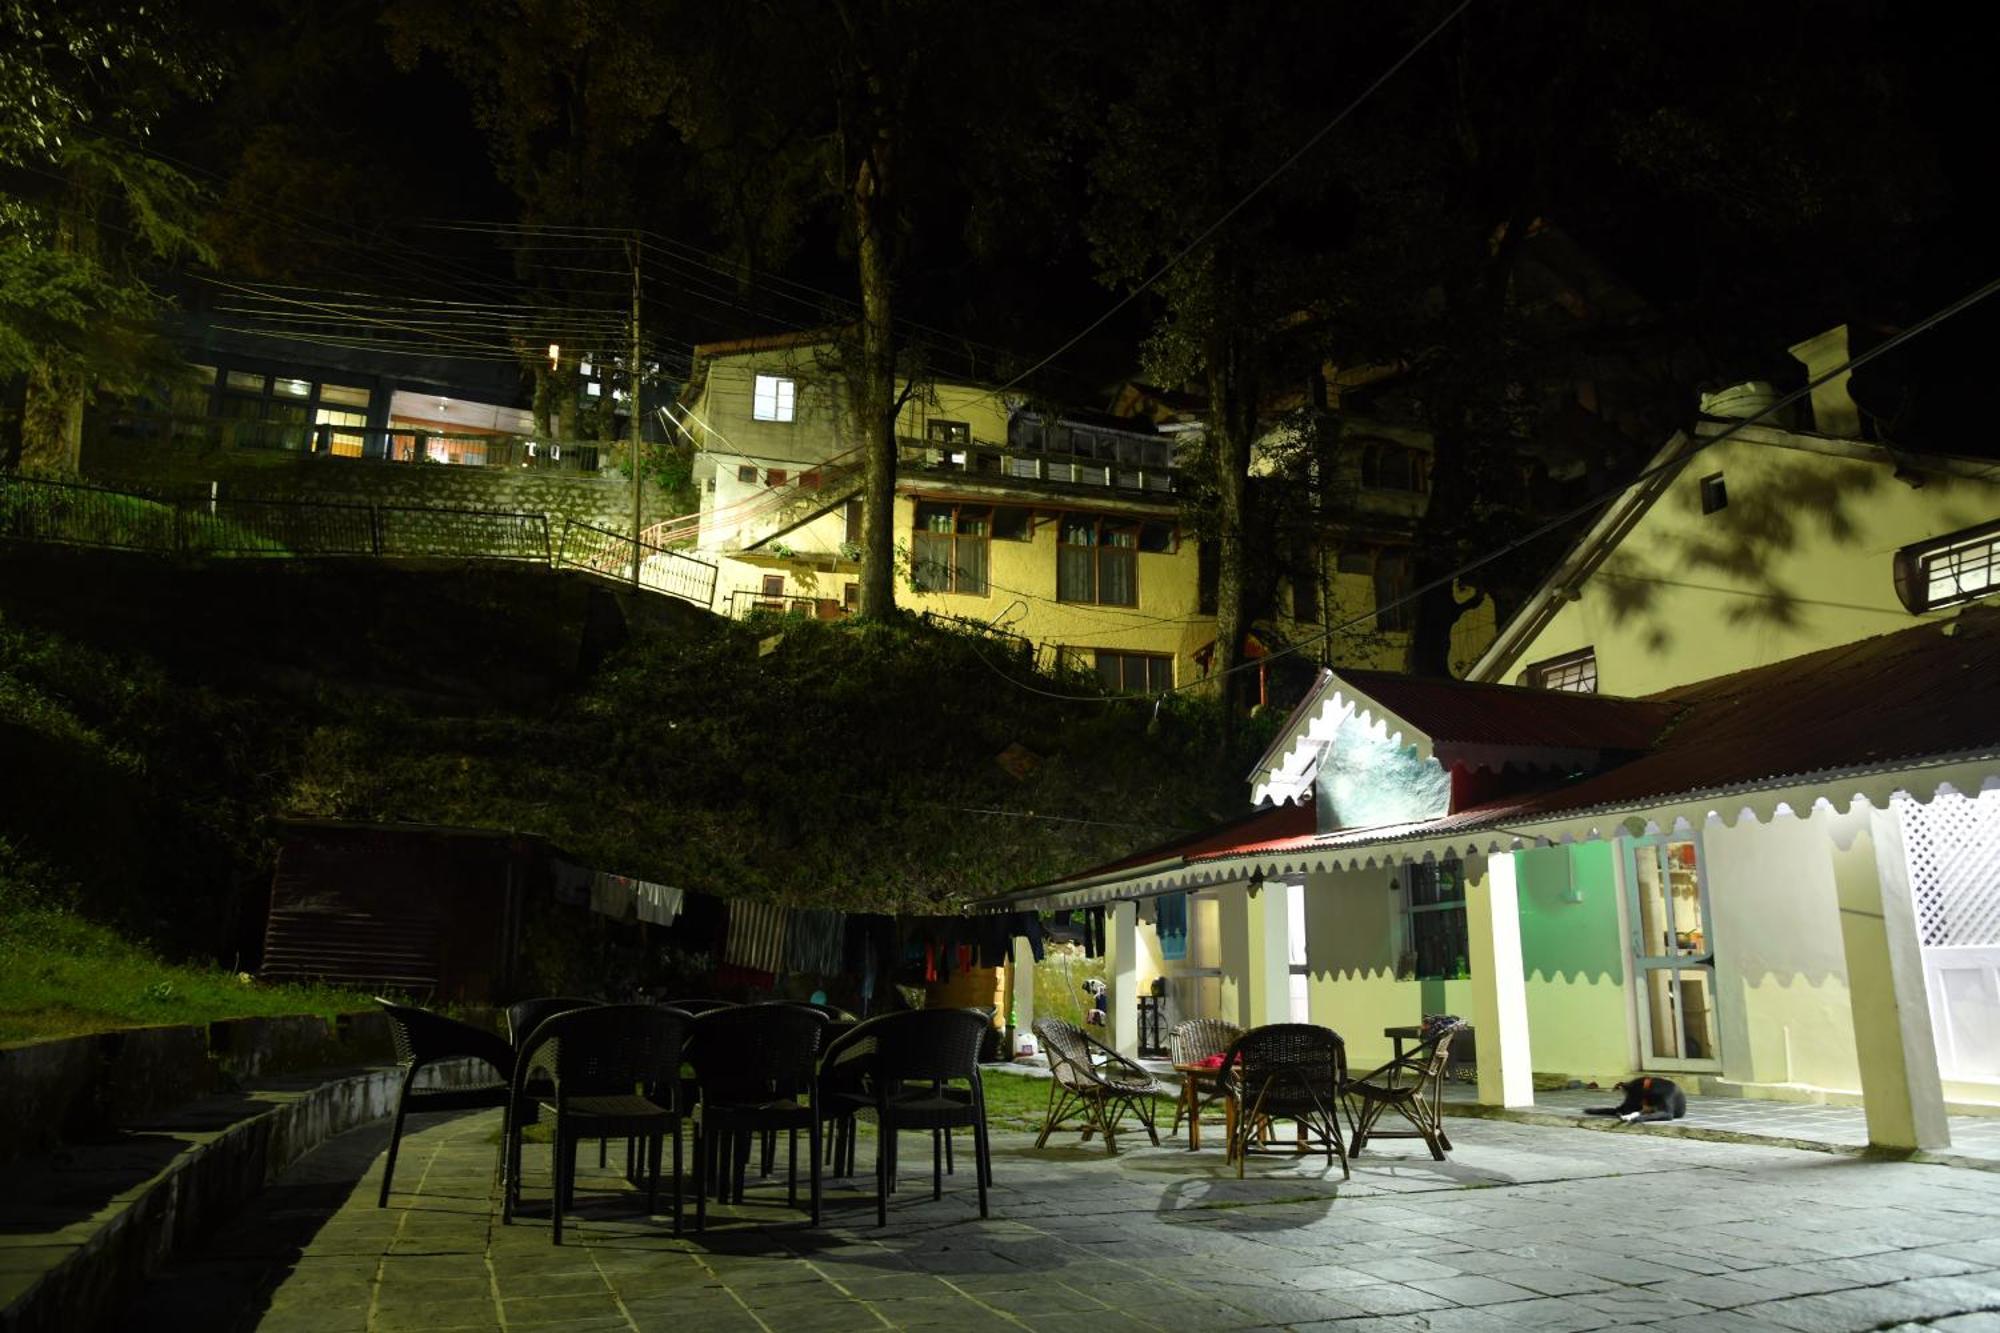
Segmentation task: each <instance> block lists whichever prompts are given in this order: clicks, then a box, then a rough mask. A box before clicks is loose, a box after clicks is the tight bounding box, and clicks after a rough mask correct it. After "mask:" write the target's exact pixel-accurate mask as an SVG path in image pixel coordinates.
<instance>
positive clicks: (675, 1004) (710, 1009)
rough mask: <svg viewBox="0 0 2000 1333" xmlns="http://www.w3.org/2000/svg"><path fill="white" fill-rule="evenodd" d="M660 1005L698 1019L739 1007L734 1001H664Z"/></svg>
mask: <svg viewBox="0 0 2000 1333" xmlns="http://www.w3.org/2000/svg"><path fill="white" fill-rule="evenodd" d="M660 1003H661V1004H662V1005H663V1006H664V1007H666V1008H668V1009H678V1010H680V1011H681V1012H682V1013H684V1014H693V1015H694V1016H695V1017H696V1018H699V1017H701V1016H702V1015H703V1014H712V1013H714V1012H715V1011H716V1010H718V1009H734V1008H736V1007H737V1006H736V1001H734V1000H662V1001H661V1002H660Z"/></svg>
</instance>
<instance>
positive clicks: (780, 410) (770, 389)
mask: <svg viewBox="0 0 2000 1333" xmlns="http://www.w3.org/2000/svg"><path fill="white" fill-rule="evenodd" d="M797 392H798V385H797V383H796V382H795V381H792V380H788V379H785V378H783V377H782V376H778V375H759V376H758V377H757V385H756V389H755V391H754V392H753V393H752V394H751V397H750V415H751V416H753V417H755V418H756V419H757V420H759V421H790V420H791V419H792V412H793V407H794V403H795V397H796V394H797Z"/></svg>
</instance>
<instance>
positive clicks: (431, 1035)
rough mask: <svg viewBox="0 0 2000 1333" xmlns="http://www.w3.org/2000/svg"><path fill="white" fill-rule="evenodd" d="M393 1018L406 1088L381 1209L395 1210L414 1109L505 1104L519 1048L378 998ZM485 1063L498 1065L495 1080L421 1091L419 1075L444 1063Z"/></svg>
mask: <svg viewBox="0 0 2000 1333" xmlns="http://www.w3.org/2000/svg"><path fill="white" fill-rule="evenodd" d="M375 1003H377V1004H379V1005H381V1006H382V1008H383V1009H384V1010H385V1011H387V1013H388V1015H389V1030H390V1032H391V1034H392V1035H393V1036H394V1037H395V1040H396V1063H398V1064H400V1065H401V1066H402V1067H403V1087H402V1091H401V1092H400V1093H399V1094H398V1095H397V1097H396V1123H395V1125H394V1127H393V1128H392V1129H390V1131H389V1160H388V1161H387V1162H385V1163H384V1164H383V1166H382V1193H381V1196H380V1197H379V1198H378V1199H377V1200H376V1201H375V1206H376V1207H378V1208H387V1207H388V1206H389V1183H390V1182H391V1181H392V1180H394V1179H395V1176H396V1151H397V1149H398V1148H400V1147H401V1146H402V1143H403V1118H404V1117H405V1116H407V1115H408V1114H409V1113H410V1112H412V1111H471V1110H483V1109H484V1108H486V1107H489V1106H505V1105H507V1098H508V1085H509V1080H510V1079H511V1078H512V1077H513V1073H514V1064H515V1060H514V1048H513V1047H512V1046H510V1045H508V1044H507V1043H506V1042H504V1041H502V1040H501V1039H500V1037H499V1036H498V1035H497V1034H495V1033H491V1032H488V1031H486V1030H485V1029H484V1028H476V1027H473V1026H472V1025H471V1024H470V1023H461V1022H459V1021H458V1020H457V1019H455V1018H446V1017H445V1016H444V1015H443V1014H434V1013H432V1012H431V1011H430V1010H428V1009H418V1008H414V1007H412V1006H410V1005H403V1004H394V1003H391V1002H390V1001H388V1000H384V999H381V998H379V997H378V998H377V999H376V1001H375ZM465 1059H470V1060H480V1061H483V1062H485V1063H486V1064H488V1065H490V1066H492V1068H493V1072H494V1074H495V1077H494V1078H491V1079H483V1080H481V1081H480V1082H477V1083H467V1084H462V1085H460V1086H458V1087H454V1088H419V1087H417V1086H416V1083H417V1076H418V1075H419V1074H421V1073H422V1072H423V1071H424V1070H425V1069H426V1068H427V1067H429V1066H430V1065H433V1064H436V1063H438V1062H439V1061H441V1060H465Z"/></svg>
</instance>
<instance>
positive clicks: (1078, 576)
mask: <svg viewBox="0 0 2000 1333" xmlns="http://www.w3.org/2000/svg"><path fill="white" fill-rule="evenodd" d="M1096 570H1097V559H1096V553H1095V552H1094V551H1092V550H1090V549H1089V548H1088V547H1083V548H1077V547H1071V546H1064V547H1059V548H1058V549H1057V551H1056V600H1057V601H1060V602H1094V601H1096V600H1097V573H1096Z"/></svg>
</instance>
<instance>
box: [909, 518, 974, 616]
mask: <svg viewBox="0 0 2000 1333" xmlns="http://www.w3.org/2000/svg"><path fill="white" fill-rule="evenodd" d="M926 507H930V508H934V509H944V510H949V511H950V513H951V531H949V532H931V531H929V530H928V529H926V528H925V527H924V526H923V519H924V510H925V508H926ZM980 514H983V515H984V516H985V531H983V532H961V531H960V530H959V524H960V522H961V521H962V520H963V519H964V518H967V517H971V516H973V515H980ZM927 537H928V538H930V539H932V540H938V539H944V540H947V541H949V543H950V547H951V559H950V560H949V561H947V562H945V564H944V567H943V582H942V583H940V584H929V583H926V582H925V579H926V574H925V573H924V571H925V570H926V569H927V568H928V567H929V566H931V565H933V564H935V563H937V562H935V561H926V560H923V559H921V558H920V557H919V555H918V550H919V543H921V542H922V541H923V539H924V538H927ZM963 542H977V543H978V544H979V545H980V547H981V551H980V565H979V573H980V578H979V586H977V587H961V586H959V585H960V582H961V576H962V575H963V574H964V573H965V572H966V567H965V565H964V563H963V562H962V561H961V560H960V559H959V550H960V543H963ZM910 582H911V584H912V585H913V586H914V587H915V589H916V591H918V592H928V593H949V594H951V595H952V596H955V597H988V596H991V595H992V591H993V506H992V505H990V504H959V503H958V502H957V501H955V500H924V499H919V500H918V501H917V502H916V511H915V513H913V514H912V515H911V518H910Z"/></svg>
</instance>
